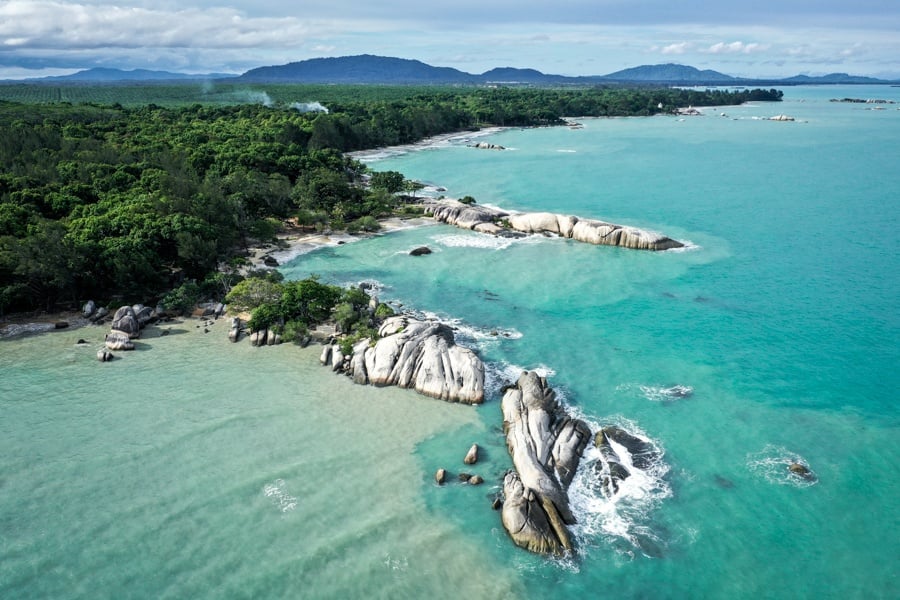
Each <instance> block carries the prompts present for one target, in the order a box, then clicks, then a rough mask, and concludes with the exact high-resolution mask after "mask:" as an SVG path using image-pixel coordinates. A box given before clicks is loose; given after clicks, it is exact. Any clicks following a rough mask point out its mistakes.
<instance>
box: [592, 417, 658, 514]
mask: <svg viewBox="0 0 900 600" xmlns="http://www.w3.org/2000/svg"><path fill="white" fill-rule="evenodd" d="M594 445H595V446H597V448H598V449H599V450H600V456H601V460H599V461H598V462H597V463H596V465H595V468H596V469H597V476H598V477H599V478H600V484H601V489H602V490H603V493H604V494H605V495H606V497H607V498H611V497H612V496H614V495H615V494H616V493H617V492H618V491H619V485H620V484H621V482H622V481H624V480H625V479H627V478H628V477H630V476H631V471H630V470H629V468H628V466H627V464H629V463H630V465H631V467H632V468H635V469H640V470H645V469H647V468H649V467H650V466H651V465H652V464H653V463H655V462H657V461H658V460H659V458H660V451H659V448H657V447H656V446H654V445H653V444H652V443H650V442H649V441H648V440H643V439H641V438H639V437H637V436H635V435H632V434H630V433H628V432H627V431H625V430H624V429H622V428H621V427H615V426H611V427H604V428H603V429H602V430H600V431H598V432H597V435H596V437H595V438H594ZM617 446H618V448H617ZM620 448H621V449H620ZM626 452H627V454H628V459H627V460H626V459H625V457H624V456H621V455H622V454H624V453H626Z"/></svg>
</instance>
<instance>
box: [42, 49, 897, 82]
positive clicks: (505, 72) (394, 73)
mask: <svg viewBox="0 0 900 600" xmlns="http://www.w3.org/2000/svg"><path fill="white" fill-rule="evenodd" d="M208 79H228V80H229V81H238V82H253V83H344V84H419V85H435V84H454V85H480V84H481V85H484V84H521V85H537V86H540V85H581V86H586V85H699V86H703V85H708V86H715V85H740V86H779V85H782V86H785V85H803V84H812V85H815V84H820V85H822V84H839V83H843V84H860V83H862V84H883V83H891V82H888V81H885V80H882V79H875V78H873V77H860V76H855V75H848V74H847V73H832V74H830V75H825V76H822V77H810V76H807V75H797V76H795V77H788V78H786V79H745V78H740V77H732V76H731V75H726V74H724V73H719V72H718V71H712V70H709V69H706V70H700V69H697V68H695V67H691V66H688V65H678V64H673V63H669V64H663V65H642V66H639V67H633V68H630V69H624V70H621V71H616V72H615V73H610V74H609V75H591V76H579V77H568V76H564V75H548V74H545V73H541V72H540V71H538V70H536V69H518V68H514V67H500V68H496V69H491V70H490V71H485V72H484V73H482V74H480V75H474V74H472V73H466V72H464V71H460V70H458V69H453V68H451V67H434V66H431V65H429V64H426V63H423V62H422V61H419V60H410V59H405V58H391V57H387V56H374V55H371V54H361V55H358V56H342V57H335V58H313V59H309V60H303V61H299V62H292V63H288V64H285V65H273V66H266V67H258V68H256V69H251V70H249V71H247V72H246V73H244V74H242V75H239V76H234V75H228V74H222V73H209V74H206V75H191V74H186V73H173V72H170V71H150V70H147V69H134V70H132V71H124V70H121V69H110V68H102V67H98V68H93V69H87V70H85V71H79V72H78V73H74V74H72V75H64V76H58V77H44V78H40V79H30V80H28V81H31V82H37V83H40V82H52V83H62V82H73V83H77V82H95V83H99V82H111V83H112V82H119V81H121V82H140V81H143V82H152V81H188V80H208ZM893 83H896V82H893Z"/></svg>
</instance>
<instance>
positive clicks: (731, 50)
mask: <svg viewBox="0 0 900 600" xmlns="http://www.w3.org/2000/svg"><path fill="white" fill-rule="evenodd" d="M768 48H769V47H768V46H766V45H763V44H757V43H755V42H754V43H751V44H745V43H744V42H731V43H725V42H719V43H717V44H713V45H712V46H710V47H709V48H707V49H706V52H707V53H709V54H752V53H754V52H761V51H764V50H768Z"/></svg>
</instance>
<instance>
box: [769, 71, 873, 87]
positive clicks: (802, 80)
mask: <svg viewBox="0 0 900 600" xmlns="http://www.w3.org/2000/svg"><path fill="white" fill-rule="evenodd" d="M781 81H783V82H785V83H794V84H799V85H803V84H817V83H818V84H824V83H873V84H878V83H887V82H886V81H884V80H883V79H876V78H874V77H862V76H860V75H848V74H847V73H830V74H828V75H822V76H819V77H810V76H809V75H795V76H793V77H788V78H787V79H782V80H781Z"/></svg>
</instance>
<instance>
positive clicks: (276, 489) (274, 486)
mask: <svg viewBox="0 0 900 600" xmlns="http://www.w3.org/2000/svg"><path fill="white" fill-rule="evenodd" d="M263 494H264V495H265V496H266V497H267V498H270V499H271V500H272V503H273V504H274V505H275V506H276V507H277V508H278V509H279V510H281V512H283V513H284V512H289V511H292V510H294V509H295V508H297V497H296V496H292V495H291V494H290V493H288V490H287V484H286V483H285V481H284V479H276V480H275V481H273V482H272V483H267V484H266V485H264V486H263Z"/></svg>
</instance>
